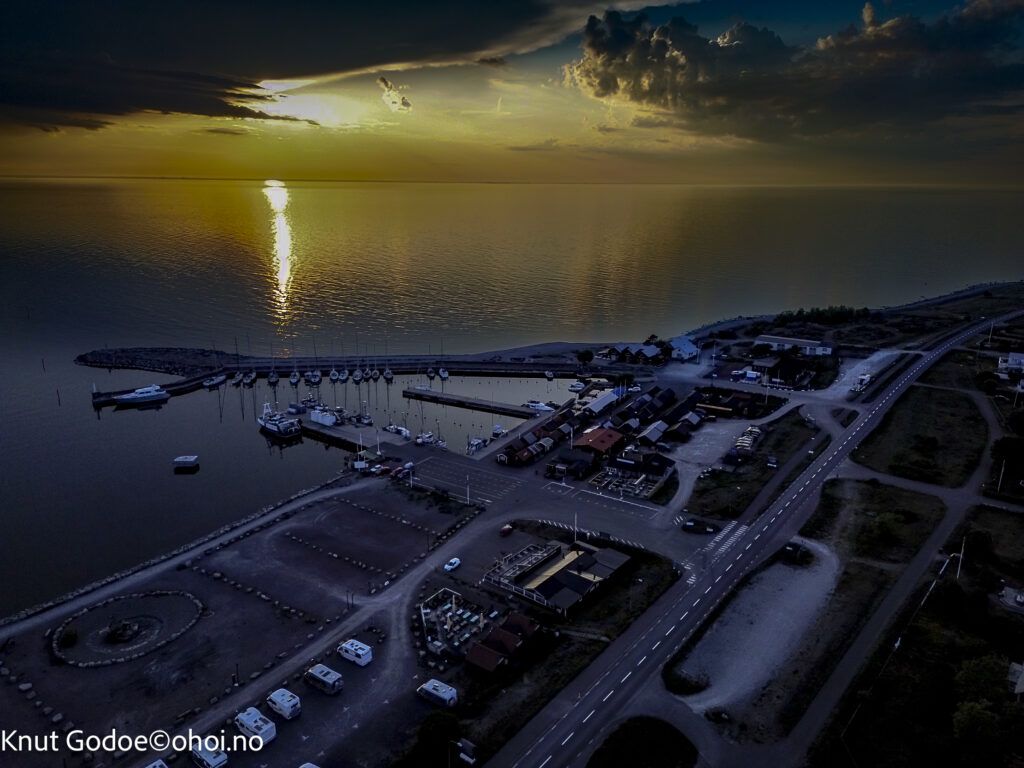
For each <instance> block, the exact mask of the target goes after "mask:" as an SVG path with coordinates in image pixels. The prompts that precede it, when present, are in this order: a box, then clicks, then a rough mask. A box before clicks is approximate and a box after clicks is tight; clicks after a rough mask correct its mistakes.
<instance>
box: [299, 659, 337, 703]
mask: <svg viewBox="0 0 1024 768" xmlns="http://www.w3.org/2000/svg"><path fill="white" fill-rule="evenodd" d="M302 677H303V678H304V679H305V681H306V682H307V683H309V684H310V685H312V686H313V687H314V688H318V689H320V690H321V691H323V692H324V693H329V694H332V695H333V694H335V693H338V692H339V691H340V690H341V689H342V688H343V687H344V685H345V683H344V681H343V680H342V679H341V673H340V672H335V671H334V670H333V669H331V668H330V667H328V666H327V665H326V664H315V665H314V666H312V667H310V668H309V669H307V670H306V674H304V675H303V676H302Z"/></svg>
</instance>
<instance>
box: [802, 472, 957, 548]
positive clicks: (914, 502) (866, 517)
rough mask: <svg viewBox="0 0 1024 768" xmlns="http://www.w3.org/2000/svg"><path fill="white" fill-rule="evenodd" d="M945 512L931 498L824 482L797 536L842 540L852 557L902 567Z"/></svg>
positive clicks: (865, 484)
mask: <svg viewBox="0 0 1024 768" xmlns="http://www.w3.org/2000/svg"><path fill="white" fill-rule="evenodd" d="M945 513H946V508H945V505H943V503H942V502H941V501H940V500H939V499H938V498H936V497H935V496H928V495H925V494H923V493H915V492H914V491H908V490H905V489H903V488H897V487H895V486H892V485H886V484H885V483H879V482H876V481H874V480H829V481H828V482H826V483H825V486H824V487H823V488H822V491H821V501H820V503H819V504H818V509H817V510H815V513H814V515H812V516H811V518H810V519H809V520H808V521H807V522H806V523H805V524H804V526H803V528H801V530H800V534H801V535H802V536H807V537H809V538H816V539H823V540H827V539H830V538H831V539H838V540H842V541H844V542H846V547H845V548H848V551H849V553H850V554H852V555H853V556H855V557H863V558H868V559H871V560H882V561H885V562H891V563H906V562H908V561H909V560H910V559H911V558H912V557H913V556H914V554H915V553H916V552H917V550H918V549H920V547H921V545H922V544H923V543H924V542H925V540H926V539H927V538H928V536H929V535H931V532H932V531H933V530H935V526H936V525H938V523H939V521H940V520H942V518H943V516H944V515H945Z"/></svg>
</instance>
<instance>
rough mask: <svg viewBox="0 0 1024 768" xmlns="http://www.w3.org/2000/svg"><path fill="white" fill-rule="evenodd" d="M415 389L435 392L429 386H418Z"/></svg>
mask: <svg viewBox="0 0 1024 768" xmlns="http://www.w3.org/2000/svg"><path fill="white" fill-rule="evenodd" d="M413 389H418V390H419V391H420V392H433V391H434V388H433V387H432V386H430V385H429V384H417V385H416V386H415V387H413Z"/></svg>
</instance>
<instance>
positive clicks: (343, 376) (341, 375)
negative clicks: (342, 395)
mask: <svg viewBox="0 0 1024 768" xmlns="http://www.w3.org/2000/svg"><path fill="white" fill-rule="evenodd" d="M338 381H340V382H341V383H342V384H344V383H345V382H346V381H348V368H342V369H341V373H339V374H338Z"/></svg>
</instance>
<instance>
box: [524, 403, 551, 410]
mask: <svg viewBox="0 0 1024 768" xmlns="http://www.w3.org/2000/svg"><path fill="white" fill-rule="evenodd" d="M523 407H524V408H533V410H535V411H553V410H555V409H554V408H552V407H551V406H550V405H545V404H544V403H542V402H541V401H540V400H527V401H526V402H525V403H523Z"/></svg>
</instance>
